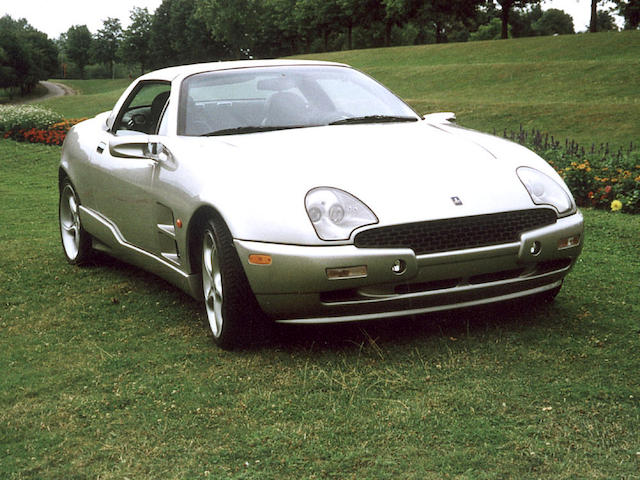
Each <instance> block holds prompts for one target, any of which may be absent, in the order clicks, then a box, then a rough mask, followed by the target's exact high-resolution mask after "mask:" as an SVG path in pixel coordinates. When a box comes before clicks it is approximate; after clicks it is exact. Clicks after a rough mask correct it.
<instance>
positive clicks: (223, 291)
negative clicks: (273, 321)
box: [200, 215, 265, 348]
mask: <svg viewBox="0 0 640 480" xmlns="http://www.w3.org/2000/svg"><path fill="white" fill-rule="evenodd" d="M200 238H201V244H200V245H201V256H200V261H201V263H200V265H201V272H202V295H203V299H204V306H205V311H206V315H207V320H208V321H209V326H210V327H211V333H212V334H213V339H214V341H215V342H216V343H217V344H218V345H219V346H221V347H222V348H233V347H236V346H240V345H244V344H246V343H248V342H249V341H251V340H252V339H253V338H256V333H257V331H258V330H259V329H260V331H261V332H262V333H264V330H265V328H264V322H263V314H262V311H261V310H260V307H259V306H258V303H257V301H256V299H255V296H254V295H253V292H252V291H251V287H250V286H249V281H248V280H247V276H246V274H245V272H244V268H243V267H242V264H241V263H240V259H239V258H238V253H237V252H236V249H235V248H234V246H233V239H232V237H231V233H230V232H229V229H228V228H227V226H226V225H225V223H224V222H223V221H222V219H221V218H219V217H218V216H217V215H215V216H214V215H212V217H211V218H209V219H208V220H207V221H206V222H205V224H204V226H203V228H202V230H201V237H200Z"/></svg>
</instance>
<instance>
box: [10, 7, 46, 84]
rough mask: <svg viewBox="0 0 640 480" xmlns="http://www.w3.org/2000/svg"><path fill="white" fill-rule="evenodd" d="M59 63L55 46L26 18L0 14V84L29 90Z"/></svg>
mask: <svg viewBox="0 0 640 480" xmlns="http://www.w3.org/2000/svg"><path fill="white" fill-rule="evenodd" d="M57 66H58V49H57V47H56V45H55V43H54V42H53V41H52V40H49V38H48V37H47V35H46V34H44V33H42V32H40V31H38V30H36V29H35V28H33V27H32V26H31V25H29V23H28V22H27V21H26V20H25V19H19V20H14V19H12V18H11V17H10V16H8V15H5V16H4V17H2V18H0V88H8V89H16V90H19V91H20V92H21V93H23V94H25V93H29V92H30V91H31V90H33V88H34V87H35V86H36V85H37V83H38V82H39V81H40V80H46V79H47V78H49V77H50V76H52V75H53V74H54V73H55V71H56V70H57Z"/></svg>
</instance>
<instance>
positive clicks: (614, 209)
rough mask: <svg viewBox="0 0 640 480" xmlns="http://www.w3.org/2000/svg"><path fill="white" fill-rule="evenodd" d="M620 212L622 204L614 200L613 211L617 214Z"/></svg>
mask: <svg viewBox="0 0 640 480" xmlns="http://www.w3.org/2000/svg"><path fill="white" fill-rule="evenodd" d="M618 210H622V202H621V201H620V200H614V201H613V202H611V211H612V212H617V211H618Z"/></svg>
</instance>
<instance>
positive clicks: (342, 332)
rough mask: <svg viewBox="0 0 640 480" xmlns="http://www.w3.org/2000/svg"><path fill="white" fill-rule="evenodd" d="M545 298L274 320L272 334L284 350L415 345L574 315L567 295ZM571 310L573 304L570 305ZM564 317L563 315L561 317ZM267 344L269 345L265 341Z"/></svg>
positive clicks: (543, 324)
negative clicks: (339, 320)
mask: <svg viewBox="0 0 640 480" xmlns="http://www.w3.org/2000/svg"><path fill="white" fill-rule="evenodd" d="M557 302H558V303H549V304H543V303H540V302H536V301H535V300H534V299H520V300H512V301H508V302H501V303H496V304H490V305H483V306H477V307H468V308H460V309H455V310H450V311H444V312H437V313H428V314H421V315H411V316H406V317H397V318H390V319H384V320H382V319H381V320H371V321H367V322H357V323H344V324H326V325H275V326H274V328H273V330H274V335H273V336H272V338H271V340H270V341H271V343H272V346H273V345H275V346H277V347H278V348H280V349H285V350H292V351H293V350H300V349H316V350H336V349H344V348H350V347H361V346H363V345H364V346H367V345H368V346H372V347H374V348H378V347H379V348H384V347H387V346H388V347H402V346H411V345H415V344H416V343H420V342H426V341H433V340H434V339H440V338H445V339H453V340H457V339H461V338H465V337H481V336H485V335H486V334H487V332H495V331H506V332H510V333H512V334H514V335H518V333H521V334H522V335H523V336H526V337H529V336H530V335H529V334H531V333H532V334H534V335H535V334H536V332H537V331H540V330H548V329H549V328H551V327H556V326H557V325H559V322H562V319H563V318H565V317H568V316H570V312H567V311H565V306H566V305H564V304H563V303H562V299H561V298H559V299H558V300H557ZM569 310H571V309H569ZM559 319H560V320H559ZM263 348H268V346H267V345H263Z"/></svg>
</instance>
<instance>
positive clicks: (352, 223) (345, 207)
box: [304, 187, 378, 240]
mask: <svg viewBox="0 0 640 480" xmlns="http://www.w3.org/2000/svg"><path fill="white" fill-rule="evenodd" d="M304 204H305V208H306V209H307V215H309V220H311V223H312V225H313V228H314V229H315V231H316V233H317V234H318V237H320V238H321V239H322V240H348V239H349V237H350V236H351V232H353V231H354V230H355V229H356V228H359V227H363V226H365V225H371V224H373V223H378V217H376V216H375V214H374V213H373V212H372V211H371V210H370V209H369V207H367V206H366V205H365V204H364V203H362V202H361V201H360V200H358V199H357V198H356V197H354V196H353V195H351V194H350V193H347V192H345V191H344V190H340V189H338V188H332V187H317V188H313V189H311V190H309V192H308V193H307V196H306V197H305V199H304Z"/></svg>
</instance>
